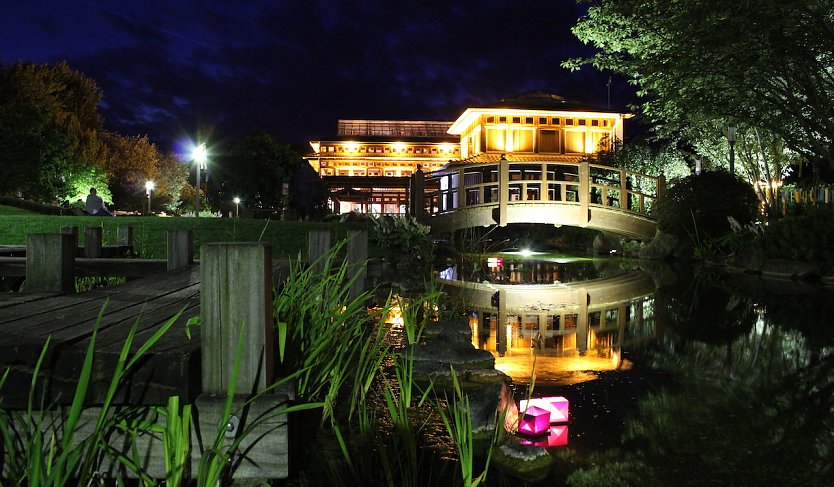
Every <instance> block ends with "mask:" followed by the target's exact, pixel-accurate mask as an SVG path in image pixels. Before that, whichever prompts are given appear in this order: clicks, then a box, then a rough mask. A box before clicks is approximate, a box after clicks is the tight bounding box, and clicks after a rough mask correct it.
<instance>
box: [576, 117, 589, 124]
mask: <svg viewBox="0 0 834 487" xmlns="http://www.w3.org/2000/svg"><path fill="white" fill-rule="evenodd" d="M578 123H579V125H585V124H586V123H588V121H587V120H585V119H584V118H580V119H579V122H578Z"/></svg>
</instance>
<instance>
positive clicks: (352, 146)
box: [345, 142, 359, 152]
mask: <svg viewBox="0 0 834 487" xmlns="http://www.w3.org/2000/svg"><path fill="white" fill-rule="evenodd" d="M345 150H346V151H347V152H356V151H358V150H359V144H357V143H354V142H348V143H347V144H345Z"/></svg>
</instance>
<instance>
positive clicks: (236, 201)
mask: <svg viewBox="0 0 834 487" xmlns="http://www.w3.org/2000/svg"><path fill="white" fill-rule="evenodd" d="M232 201H234V202H235V204H236V205H239V204H240V198H238V197H237V196H235V199H233V200H232Z"/></svg>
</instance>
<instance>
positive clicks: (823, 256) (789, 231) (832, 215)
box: [757, 207, 834, 267]
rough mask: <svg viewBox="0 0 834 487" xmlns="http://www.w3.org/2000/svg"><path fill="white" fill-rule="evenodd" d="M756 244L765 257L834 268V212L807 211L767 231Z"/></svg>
mask: <svg viewBox="0 0 834 487" xmlns="http://www.w3.org/2000/svg"><path fill="white" fill-rule="evenodd" d="M757 243H758V245H759V246H760V248H761V249H762V250H763V251H764V254H765V256H767V257H774V258H782V259H792V260H799V261H806V262H819V263H822V264H825V266H827V267H831V266H834V255H832V252H831V249H833V248H834V211H832V210H831V208H828V207H808V208H807V209H806V210H805V211H804V212H802V213H800V214H798V215H794V216H790V217H786V218H782V219H780V220H777V221H775V222H773V223H771V224H770V225H768V226H767V227H765V231H764V234H763V235H761V236H760V237H759V238H758V239H757Z"/></svg>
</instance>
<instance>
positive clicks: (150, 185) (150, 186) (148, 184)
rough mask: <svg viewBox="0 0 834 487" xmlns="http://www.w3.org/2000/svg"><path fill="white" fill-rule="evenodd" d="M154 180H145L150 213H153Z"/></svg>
mask: <svg viewBox="0 0 834 487" xmlns="http://www.w3.org/2000/svg"><path fill="white" fill-rule="evenodd" d="M153 186H154V184H153V181H145V194H146V195H148V215H150V214H151V191H153Z"/></svg>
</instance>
